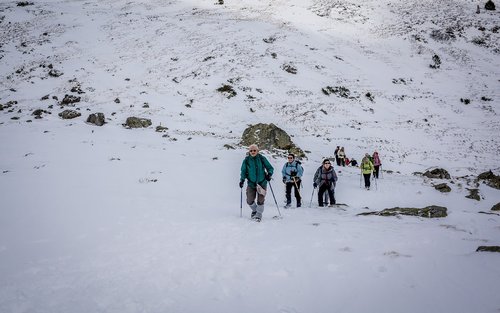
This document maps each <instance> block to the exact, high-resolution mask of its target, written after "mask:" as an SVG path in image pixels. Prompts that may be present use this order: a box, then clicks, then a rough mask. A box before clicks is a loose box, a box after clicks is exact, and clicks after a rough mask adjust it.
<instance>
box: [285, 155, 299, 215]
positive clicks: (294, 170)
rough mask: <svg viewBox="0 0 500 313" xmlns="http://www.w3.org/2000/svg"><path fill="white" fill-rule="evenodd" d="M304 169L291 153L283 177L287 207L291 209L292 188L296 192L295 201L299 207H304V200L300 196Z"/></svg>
mask: <svg viewBox="0 0 500 313" xmlns="http://www.w3.org/2000/svg"><path fill="white" fill-rule="evenodd" d="M303 173H304V169H303V168H302V165H301V163H300V161H299V160H296V159H295V154H293V153H289V154H288V158H287V162H286V163H285V165H283V169H282V170H281V175H282V176H283V183H284V184H285V194H286V206H285V208H289V207H290V206H291V204H292V188H293V189H294V191H295V199H296V200H297V207H298V208H300V206H301V205H302V198H301V196H300V183H301V182H302V174H303Z"/></svg>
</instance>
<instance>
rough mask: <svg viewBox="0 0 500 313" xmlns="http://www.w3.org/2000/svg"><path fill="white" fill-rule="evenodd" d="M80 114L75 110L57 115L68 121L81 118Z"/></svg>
mask: <svg viewBox="0 0 500 313" xmlns="http://www.w3.org/2000/svg"><path fill="white" fill-rule="evenodd" d="M81 115H82V114H81V113H80V112H78V111H75V110H64V111H62V112H61V113H59V116H60V117H61V118H62V119H64V120H70V119H73V118H76V117H79V116H81Z"/></svg>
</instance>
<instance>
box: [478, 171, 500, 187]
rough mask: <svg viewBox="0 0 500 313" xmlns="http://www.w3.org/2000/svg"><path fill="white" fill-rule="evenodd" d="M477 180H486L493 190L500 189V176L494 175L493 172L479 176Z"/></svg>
mask: <svg viewBox="0 0 500 313" xmlns="http://www.w3.org/2000/svg"><path fill="white" fill-rule="evenodd" d="M477 179H479V180H484V181H485V183H486V185H488V186H490V187H491V188H495V189H500V176H498V175H495V174H493V172H492V171H491V170H490V171H488V172H484V173H482V174H479V176H478V177H477Z"/></svg>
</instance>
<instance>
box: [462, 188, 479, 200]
mask: <svg viewBox="0 0 500 313" xmlns="http://www.w3.org/2000/svg"><path fill="white" fill-rule="evenodd" d="M466 189H467V190H469V195H468V196H465V197H466V198H468V199H472V200H477V201H481V196H480V195H479V189H475V188H466Z"/></svg>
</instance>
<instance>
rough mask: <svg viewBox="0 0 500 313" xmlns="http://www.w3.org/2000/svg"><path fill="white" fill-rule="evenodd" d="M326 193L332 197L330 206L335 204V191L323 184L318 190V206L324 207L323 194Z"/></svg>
mask: <svg viewBox="0 0 500 313" xmlns="http://www.w3.org/2000/svg"><path fill="white" fill-rule="evenodd" d="M325 191H327V192H328V196H329V197H330V204H335V192H334V189H333V188H331V187H330V186H328V185H327V184H323V185H321V186H319V189H318V205H319V206H323V194H324V193H325Z"/></svg>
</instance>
